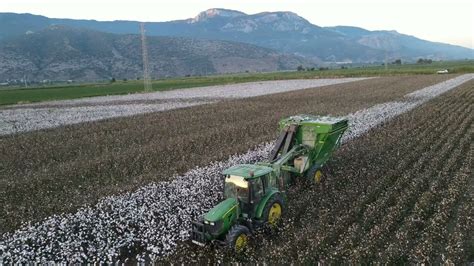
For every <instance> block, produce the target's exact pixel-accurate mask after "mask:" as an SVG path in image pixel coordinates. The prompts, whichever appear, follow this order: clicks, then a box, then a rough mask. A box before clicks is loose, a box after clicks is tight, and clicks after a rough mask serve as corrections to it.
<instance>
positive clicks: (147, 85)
mask: <svg viewBox="0 0 474 266" xmlns="http://www.w3.org/2000/svg"><path fill="white" fill-rule="evenodd" d="M140 34H141V39H142V58H143V87H144V89H145V91H146V92H149V91H152V90H153V88H152V85H151V78H150V70H149V66H148V49H147V45H146V35H145V23H144V22H141V23H140Z"/></svg>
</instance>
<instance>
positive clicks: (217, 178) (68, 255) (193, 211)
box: [0, 74, 474, 264]
mask: <svg viewBox="0 0 474 266" xmlns="http://www.w3.org/2000/svg"><path fill="white" fill-rule="evenodd" d="M472 78H474V75H472V74H468V75H462V76H459V77H456V78H454V79H452V80H449V81H447V82H445V83H443V84H444V85H443V86H445V87H442V88H441V87H440V86H437V85H439V84H437V85H434V86H430V87H427V88H425V89H422V90H420V91H423V92H422V93H418V94H416V93H414V94H410V95H411V96H406V97H405V98H404V99H403V100H400V101H396V102H389V103H384V104H379V105H375V106H373V107H371V108H368V109H364V110H360V111H358V112H355V113H352V114H349V115H348V117H349V120H350V128H349V130H348V131H347V132H346V134H345V135H344V137H343V141H348V140H350V139H352V138H355V137H357V136H360V135H361V134H364V133H365V132H367V131H368V130H370V129H371V128H373V127H375V126H377V125H379V124H381V123H384V122H385V121H387V120H389V119H391V118H393V117H395V116H397V115H400V114H401V113H403V112H407V111H409V110H411V109H413V108H415V107H416V106H418V105H420V104H422V103H424V102H426V101H427V100H429V99H432V98H433V97H436V96H438V95H440V93H442V92H446V91H448V90H450V89H453V88H454V87H456V86H458V85H459V84H461V83H463V82H465V81H467V80H470V79H472ZM428 88H431V89H428ZM413 95H415V96H413ZM272 147H273V143H264V144H261V145H260V146H258V147H257V148H255V149H253V150H250V151H248V152H247V153H244V154H241V155H232V156H230V157H229V158H228V159H227V160H224V161H219V162H213V163H211V164H209V165H208V166H205V167H195V168H193V169H191V170H189V171H188V172H187V173H185V174H183V175H181V176H176V177H174V178H173V179H172V180H173V181H170V182H160V183H152V184H149V185H146V186H143V187H141V188H139V189H138V190H136V191H135V192H130V193H125V194H122V195H116V196H110V197H105V198H103V199H101V200H100V201H99V202H98V203H97V204H96V205H95V206H89V207H84V208H80V209H79V210H78V211H77V212H76V213H72V214H64V215H53V216H51V217H49V218H48V219H45V220H44V221H42V222H39V223H36V224H31V225H25V226H24V227H23V228H20V229H19V230H17V231H15V232H13V233H7V234H4V235H3V236H2V238H1V240H0V253H1V255H0V263H1V262H3V263H5V264H8V263H10V262H32V261H40V262H47V261H64V262H74V261H75V262H98V261H103V260H107V262H111V263H113V262H116V261H117V260H118V258H119V257H120V255H121V252H122V250H123V249H127V248H129V249H130V250H132V249H134V248H135V247H137V246H138V247H141V248H142V250H143V251H144V253H143V254H136V259H137V261H139V262H146V259H147V258H149V259H151V260H152V261H153V260H156V259H157V258H159V256H165V255H169V254H170V253H171V252H173V250H174V249H175V248H176V245H177V242H178V241H182V240H186V239H188V237H189V230H190V228H191V221H193V220H195V219H196V218H197V217H199V216H201V215H202V214H203V213H205V212H206V211H208V210H209V209H210V208H212V207H213V206H214V204H216V203H217V202H218V201H219V200H220V199H221V197H222V189H223V182H222V176H221V174H220V173H221V172H222V171H223V170H224V169H225V168H227V167H230V166H233V165H235V164H241V163H253V162H256V161H260V160H264V159H265V158H266V156H267V155H268V154H269V152H270V151H271V149H272ZM83 247H87V248H86V249H87V251H86V250H85V249H84V248H83Z"/></svg>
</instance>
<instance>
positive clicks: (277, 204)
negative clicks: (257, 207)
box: [263, 194, 284, 228]
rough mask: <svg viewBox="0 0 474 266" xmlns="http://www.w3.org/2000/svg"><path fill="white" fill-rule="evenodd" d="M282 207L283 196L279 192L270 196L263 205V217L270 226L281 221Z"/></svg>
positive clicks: (274, 225)
mask: <svg viewBox="0 0 474 266" xmlns="http://www.w3.org/2000/svg"><path fill="white" fill-rule="evenodd" d="M283 207H284V205H283V198H282V197H281V196H280V195H279V194H276V195H275V196H273V197H272V198H270V200H269V201H268V202H267V204H266V205H265V209H263V218H264V219H265V222H266V223H267V224H268V225H269V226H270V227H273V228H274V227H276V226H277V225H278V223H279V222H280V221H281V216H282V214H283Z"/></svg>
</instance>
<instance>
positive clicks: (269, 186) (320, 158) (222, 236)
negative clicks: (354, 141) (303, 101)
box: [191, 115, 348, 252]
mask: <svg viewBox="0 0 474 266" xmlns="http://www.w3.org/2000/svg"><path fill="white" fill-rule="evenodd" d="M279 126H280V127H279V128H280V136H279V137H278V139H277V141H276V143H275V146H274V148H273V150H272V151H271V153H270V156H269V159H268V161H266V162H259V163H256V164H242V165H235V166H233V167H230V168H228V169H226V170H225V171H224V172H223V175H224V176H225V179H224V180H225V184H224V197H225V200H223V201H222V202H220V203H219V204H217V205H216V206H215V207H213V208H212V209H211V210H209V212H207V213H206V214H204V216H203V217H202V218H201V220H200V221H198V222H193V224H192V230H191V240H192V242H193V243H195V244H198V245H205V244H206V243H210V242H214V243H218V244H222V245H225V246H227V247H229V248H230V249H231V250H233V251H235V252H241V251H242V250H244V249H245V247H246V246H247V243H248V240H249V236H250V234H251V233H252V232H254V231H255V230H256V229H258V228H261V227H262V226H269V227H276V226H277V225H278V223H279V221H280V219H281V216H282V214H283V212H284V210H285V208H286V205H285V199H286V190H287V188H288V186H289V185H291V184H292V183H293V180H294V179H295V178H307V179H309V181H310V182H312V183H319V182H321V178H322V176H323V173H322V167H323V165H324V164H325V163H326V161H327V160H328V159H329V157H330V156H331V154H332V152H333V151H334V150H335V148H337V147H338V146H339V144H340V141H341V137H342V134H343V133H344V131H345V130H346V129H347V127H348V122H347V119H344V118H334V117H322V116H311V115H297V116H292V117H289V118H286V119H283V120H281V121H280V123H279Z"/></svg>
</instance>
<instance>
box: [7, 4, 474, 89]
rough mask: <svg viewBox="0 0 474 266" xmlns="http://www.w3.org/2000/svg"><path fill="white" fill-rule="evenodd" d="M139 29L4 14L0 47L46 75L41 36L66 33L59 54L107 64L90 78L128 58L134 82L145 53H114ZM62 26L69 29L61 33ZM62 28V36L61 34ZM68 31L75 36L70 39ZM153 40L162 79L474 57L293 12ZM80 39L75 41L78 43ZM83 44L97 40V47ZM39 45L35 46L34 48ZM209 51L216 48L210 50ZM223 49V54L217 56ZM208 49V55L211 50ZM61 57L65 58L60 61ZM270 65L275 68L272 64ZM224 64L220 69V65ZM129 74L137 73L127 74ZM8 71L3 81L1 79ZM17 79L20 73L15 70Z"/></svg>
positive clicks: (201, 17) (160, 28) (239, 15)
mask: <svg viewBox="0 0 474 266" xmlns="http://www.w3.org/2000/svg"><path fill="white" fill-rule="evenodd" d="M139 24H140V23H139V22H137V21H96V20H73V19H56V18H47V17H44V16H38V15H31V14H15V13H0V25H2V27H0V47H3V48H0V57H3V58H4V57H6V56H7V57H8V58H10V60H12V59H14V58H16V57H18V60H19V62H26V61H30V62H32V63H33V64H36V69H37V71H39V72H41V71H43V66H44V62H50V61H51V62H53V61H54V60H53V59H54V58H51V56H52V55H51V54H48V53H46V54H45V55H44V56H45V57H44V58H37V57H40V55H38V54H35V52H34V51H35V50H34V49H38V53H39V51H41V50H44V49H46V48H42V47H43V46H45V45H46V47H48V44H51V42H50V41H48V40H47V39H48V38H46V37H40V35H45V36H51V35H52V34H53V35H54V34H57V35H59V36H56V37H54V38H53V39H56V40H58V39H61V36H60V35H61V34H65V36H69V37H71V38H72V40H74V42H71V41H70V40H68V41H64V42H66V43H67V42H69V44H68V45H61V46H56V47H55V48H56V49H57V52H58V53H60V54H63V55H66V54H68V53H70V51H72V50H71V48H72V49H76V50H78V51H79V52H78V53H77V54H76V56H77V58H76V59H74V60H79V61H81V62H86V61H88V60H89V61H90V60H92V61H94V62H95V63H94V65H95V66H98V65H100V64H99V63H97V62H96V61H97V60H98V61H100V62H101V64H104V66H103V69H102V70H100V71H99V70H94V72H97V73H96V74H93V75H92V74H91V75H88V76H90V77H93V76H94V75H97V78H99V77H105V76H107V75H108V76H123V75H124V74H123V73H118V74H115V72H114V70H113V69H114V68H115V66H114V65H111V66H108V64H116V63H115V61H114V60H118V59H117V58H121V59H120V60H118V61H117V62H121V63H117V64H121V65H123V66H126V67H125V68H124V69H122V70H120V71H123V72H124V73H131V74H130V76H133V75H135V74H136V73H139V71H140V69H141V63H140V60H141V59H140V56H139V53H140V51H141V50H140V48H139V47H138V46H136V47H134V49H136V51H130V48H124V49H125V50H121V47H120V46H119V47H115V46H116V45H118V44H122V43H123V42H124V41H123V39H135V41H134V42H133V43H134V45H139V43H138V36H137V35H136V34H138V33H139ZM59 25H62V26H61V27H59ZM59 28H60V30H58V29H59ZM66 32H68V33H67V34H66ZM85 32H89V33H87V34H86V33H85ZM146 34H147V35H148V36H149V39H150V45H151V48H150V50H151V51H152V52H151V57H152V58H150V64H153V66H152V69H153V71H154V73H155V76H163V75H165V76H166V75H170V76H172V75H188V74H189V75H194V74H198V73H199V74H212V73H227V72H243V71H246V70H247V71H274V70H285V69H294V68H295V66H296V65H305V66H312V65H314V64H320V65H321V64H328V63H341V62H342V63H376V62H383V61H384V60H395V59H402V61H405V62H406V61H411V62H413V61H416V60H417V59H418V58H427V59H432V60H454V59H465V58H470V59H471V58H474V50H473V49H469V48H465V47H461V46H455V45H450V44H444V43H437V42H430V41H426V40H422V39H419V38H416V37H414V36H409V35H405V34H401V33H398V32H396V31H369V30H365V29H362V28H357V27H350V26H336V27H319V26H317V25H313V24H312V23H310V22H309V21H307V20H306V19H304V18H302V17H300V16H298V15H297V14H295V13H292V12H263V13H258V14H251V15H248V14H245V13H243V12H240V11H235V10H227V9H209V10H206V11H204V12H201V13H199V14H198V15H197V16H196V17H194V18H189V19H184V20H175V21H168V22H147V23H146ZM73 35H74V36H75V37H72V36H73ZM33 36H34V37H33ZM155 36H156V38H155ZM69 37H67V38H69ZM65 38H66V37H65ZM81 38H82V39H81ZM83 38H96V39H97V40H85V39H83ZM164 40H168V41H171V40H173V45H174V46H175V47H174V48H175V49H174V51H173V52H172V51H168V50H169V48H163V47H161V48H160V45H163V43H162V42H163V41H164ZM33 41H34V43H30V44H28V42H33ZM64 42H63V43H64ZM160 42H161V43H160ZM84 43H89V44H94V45H96V46H94V47H95V48H97V49H98V50H100V51H103V52H104V53H103V54H102V53H101V54H100V56H102V55H104V56H105V57H104V58H102V57H100V56H99V57H97V56H98V54H96V53H95V52H94V51H92V50H94V49H86V50H83V49H82V48H81V47H82V46H81V45H82V44H84ZM75 45H79V46H75ZM97 45H101V46H97ZM15 46H17V48H18V47H29V48H28V49H29V52H30V53H31V55H30V56H32V57H36V58H33V59H32V58H24V56H23V54H25V51H22V50H21V49H16V48H15ZM6 47H7V48H6ZM210 47H213V48H212V49H210ZM216 47H220V49H218V51H219V52H218V53H217V54H218V56H217V57H216V53H215V51H216V50H215V49H217V48H216ZM237 47H238V48H237ZM33 48H34V49H33ZM89 48H90V47H89ZM47 49H50V48H47ZM67 49H69V50H67ZM114 49H115V50H114ZM162 49H165V50H166V51H167V52H168V53H167V52H165V53H164V54H159V53H161V52H163V51H161V50H162ZM206 49H209V50H208V51H206ZM213 49H214V50H213ZM249 49H250V51H253V52H254V53H255V54H258V56H257V57H255V56H254V55H255V54H253V53H247V51H248V50H249ZM63 50H64V51H63ZM127 50H128V51H127ZM12 51H16V52H12ZM67 51H69V52H67ZM153 51H156V52H157V53H156V54H154V52H153ZM180 51H185V54H186V56H184V57H186V58H187V59H186V60H182V58H181V57H180V56H179V53H180ZM117 52H119V55H118V54H117ZM134 53H136V54H134ZM39 54H41V53H39ZM53 54H55V53H53ZM131 54H134V55H133V56H132V55H131ZM191 54H192V55H193V56H195V58H194V59H192V60H188V59H190V58H191V57H193V56H191ZM68 55H69V54H68ZM20 56H23V57H20ZM81 56H82V57H81ZM235 57H237V58H240V59H239V60H233V59H232V58H235ZM55 58H56V59H58V58H60V56H59V57H55ZM112 58H115V59H112ZM132 58H133V59H132ZM169 58H174V60H169ZM177 58H179V59H177ZM216 58H219V59H216ZM64 59H68V60H72V59H71V58H69V57H68V56H65V57H64ZM244 59H245V60H244ZM263 59H265V60H267V61H268V62H271V63H267V61H265V60H263ZM25 60H26V61H25ZM35 60H36V61H35ZM156 60H164V61H165V62H157V61H156ZM219 60H220V63H216V61H219ZM40 61H41V62H43V65H41V64H39V65H38V62H40ZM178 61H179V63H178ZM34 62H36V63H34ZM170 62H174V63H175V64H177V65H179V67H177V66H174V67H173V66H172V64H171V63H170ZM209 62H211V63H209ZM0 64H1V63H0ZM25 64H26V63H25ZM59 64H62V65H63V66H64V65H65V64H66V63H64V62H63V63H61V62H59ZM239 64H240V66H239ZM204 65H207V67H203V66H204ZM224 65H225V66H224ZM0 66H1V65H0ZM127 67H130V68H131V69H133V71H128V70H127ZM107 69H108V70H107ZM205 69H207V70H205ZM84 71H85V70H84ZM1 72H2V71H0V80H1V79H2V74H1ZM11 72H15V71H14V70H11ZM98 72H101V74H98ZM51 73H53V72H51ZM66 75H67V74H66ZM45 76H48V75H45ZM79 76H81V75H79ZM86 76H87V75H86Z"/></svg>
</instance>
